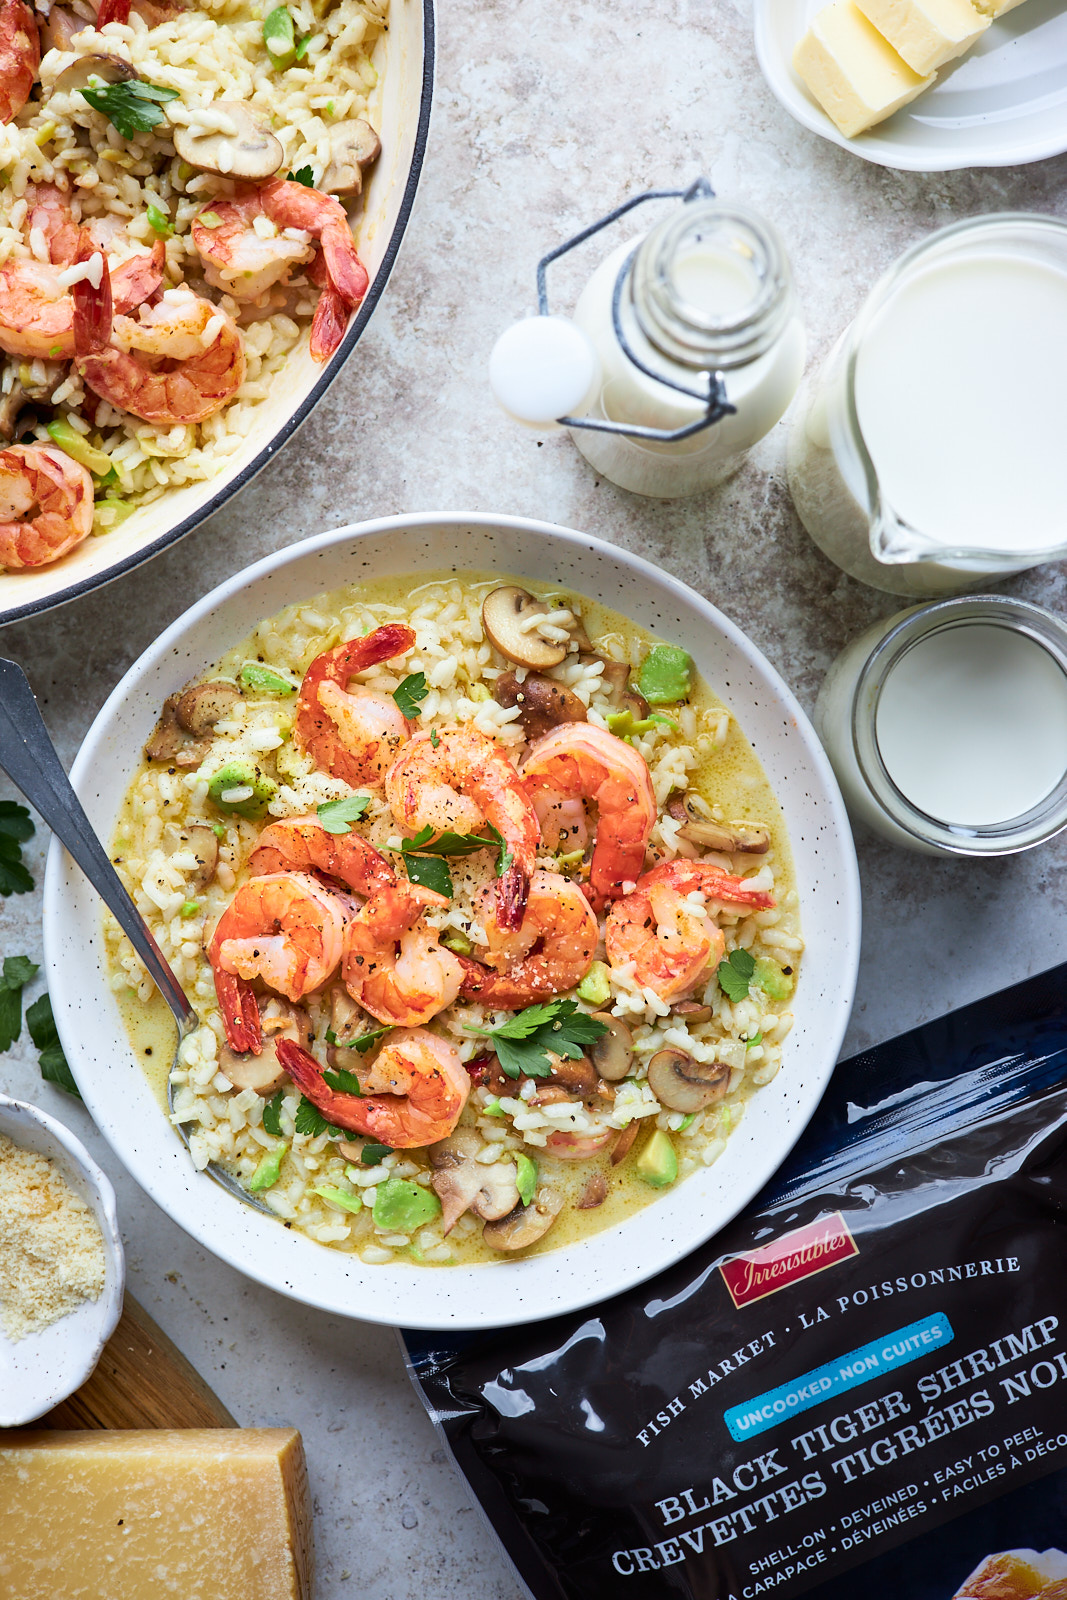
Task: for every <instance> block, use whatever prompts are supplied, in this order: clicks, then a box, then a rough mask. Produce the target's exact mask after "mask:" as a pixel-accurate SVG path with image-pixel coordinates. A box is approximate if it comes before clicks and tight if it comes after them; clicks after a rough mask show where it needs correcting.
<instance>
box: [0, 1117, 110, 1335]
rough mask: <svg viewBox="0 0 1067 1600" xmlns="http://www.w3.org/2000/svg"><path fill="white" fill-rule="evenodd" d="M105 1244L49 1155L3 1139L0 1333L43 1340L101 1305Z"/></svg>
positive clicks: (0, 1139)
mask: <svg viewBox="0 0 1067 1600" xmlns="http://www.w3.org/2000/svg"><path fill="white" fill-rule="evenodd" d="M104 1271H105V1257H104V1240H103V1236H102V1235H101V1232H100V1227H99V1224H98V1223H97V1220H96V1218H95V1216H94V1215H93V1213H92V1210H91V1209H90V1207H89V1206H87V1205H86V1204H85V1201H84V1200H80V1199H79V1198H78V1196H77V1195H76V1194H75V1193H74V1191H73V1190H72V1189H71V1187H70V1185H69V1184H68V1183H67V1181H66V1179H65V1178H63V1177H62V1175H61V1174H60V1172H59V1171H58V1169H57V1168H56V1166H55V1163H54V1162H52V1161H50V1160H49V1159H48V1157H47V1156H40V1155H37V1154H36V1153H35V1152H34V1151H33V1150H24V1149H22V1148H21V1146H19V1145H17V1144H15V1143H14V1141H13V1140H11V1139H8V1138H7V1137H5V1135H4V1134H0V1326H2V1327H3V1329H4V1331H5V1333H7V1335H8V1337H9V1338H11V1339H23V1338H25V1337H26V1335H27V1334H28V1333H38V1332H39V1331H40V1330H41V1329H42V1328H47V1327H48V1326H49V1325H50V1324H51V1323H53V1322H58V1321H59V1319H60V1317H65V1316H68V1315H69V1314H70V1312H72V1311H74V1310H76V1309H77V1307H78V1306H79V1305H80V1304H81V1303H82V1301H83V1300H97V1299H99V1297H100V1292H101V1290H102V1289H103V1287H104Z"/></svg>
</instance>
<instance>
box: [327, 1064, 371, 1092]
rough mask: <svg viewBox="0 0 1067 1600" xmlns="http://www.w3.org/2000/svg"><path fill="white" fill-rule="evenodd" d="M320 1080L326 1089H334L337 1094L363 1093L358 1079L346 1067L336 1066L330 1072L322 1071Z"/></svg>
mask: <svg viewBox="0 0 1067 1600" xmlns="http://www.w3.org/2000/svg"><path fill="white" fill-rule="evenodd" d="M322 1081H323V1083H324V1084H325V1085H326V1087H327V1088H328V1089H334V1090H336V1092H337V1093H338V1094H362V1093H363V1090H362V1088H361V1087H360V1082H359V1079H358V1078H357V1077H356V1075H355V1073H354V1072H349V1071H348V1069H347V1068H346V1067H336V1068H334V1069H333V1070H332V1071H330V1072H324V1073H323V1075H322Z"/></svg>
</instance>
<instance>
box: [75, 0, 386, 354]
mask: <svg viewBox="0 0 1067 1600" xmlns="http://www.w3.org/2000/svg"><path fill="white" fill-rule="evenodd" d="M106 3H107V0H105V4H106ZM259 217H265V218H266V219H267V221H268V222H272V223H273V224H274V226H275V227H276V228H278V229H285V228H291V229H295V230H298V231H299V232H301V233H306V234H310V235H311V238H312V239H317V240H318V241H319V243H320V244H321V246H322V260H323V269H324V276H325V279H326V283H325V287H324V290H323V293H322V296H321V298H320V300H319V304H318V306H317V307H316V309H315V316H314V318H313V319H312V324H311V344H310V350H311V355H312V358H313V359H314V360H315V361H327V360H328V359H329V357H330V356H332V355H333V352H334V351H335V350H336V349H337V346H338V345H339V344H340V342H341V340H342V338H343V337H344V330H345V324H346V322H347V320H348V312H349V311H350V310H353V309H354V308H355V307H356V306H358V305H359V303H360V301H361V300H362V299H363V296H364V295H365V294H366V292H367V285H368V283H369V282H370V279H369V278H368V276H367V270H366V268H365V267H364V265H363V263H362V261H361V260H360V259H359V255H358V253H357V251H356V246H355V244H354V242H353V239H352V230H351V228H350V227H349V225H348V216H347V214H346V212H345V208H344V206H343V205H341V203H340V201H339V200H335V199H334V198H333V196H332V195H328V194H323V193H322V191H321V190H319V189H309V188H307V187H306V186H305V185H304V184H302V183H290V182H286V181H285V180H284V179H282V178H272V179H271V180H270V182H268V183H264V184H262V185H260V186H259V187H258V188H255V189H245V190H242V191H241V192H240V193H238V194H237V195H236V196H235V197H234V199H233V200H222V201H212V202H211V204H210V205H209V206H208V207H207V209H206V210H205V211H202V212H201V213H200V215H199V216H198V217H196V218H195V219H194V221H193V229H192V234H193V243H194V245H195V246H196V248H197V251H198V252H199V254H200V259H201V260H202V261H203V263H204V266H205V268H206V269H207V270H206V273H205V276H206V277H207V281H208V282H209V283H211V284H213V285H214V286H215V288H217V289H223V290H225V292H226V293H227V294H232V295H233V296H234V297H235V298H236V299H238V300H255V299H258V297H259V296H260V295H261V294H262V293H263V292H264V290H265V289H267V288H269V287H270V285H271V284H273V283H277V282H278V281H279V280H280V279H282V278H284V277H285V276H286V275H287V274H288V272H289V271H290V269H291V268H292V267H293V266H294V265H295V264H296V263H297V262H303V261H307V260H308V259H309V257H310V256H311V254H312V248H311V246H310V244H307V243H305V242H303V241H298V240H295V239H286V238H284V237H277V238H273V239H265V238H263V237H262V235H261V234H260V233H258V232H257V230H256V227H255V223H256V220H257V218H259ZM316 276H317V274H316Z"/></svg>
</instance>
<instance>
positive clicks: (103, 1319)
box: [0, 1094, 126, 1444]
mask: <svg viewBox="0 0 1067 1600" xmlns="http://www.w3.org/2000/svg"><path fill="white" fill-rule="evenodd" d="M0 1133H3V1134H6V1135H7V1137H8V1138H9V1139H12V1140H13V1141H14V1142H15V1144H17V1145H21V1146H22V1148H23V1149H25V1150H34V1151H36V1152H37V1154H38V1155H42V1156H48V1157H49V1158H50V1159H51V1160H52V1161H54V1162H55V1164H56V1166H57V1167H58V1169H59V1171H60V1172H61V1173H62V1175H63V1177H64V1178H65V1179H66V1180H67V1182H68V1183H69V1185H70V1187H71V1188H72V1189H73V1190H74V1193H75V1194H76V1195H77V1196H78V1198H79V1199H80V1200H84V1201H85V1203H86V1205H88V1206H90V1207H91V1208H92V1211H93V1214H94V1216H95V1217H96V1220H97V1222H98V1223H99V1224H100V1232H101V1234H102V1235H103V1240H104V1258H105V1262H106V1267H105V1274H104V1287H103V1290H102V1291H101V1294H100V1298H99V1299H98V1300H86V1301H84V1302H83V1303H82V1304H81V1305H80V1306H78V1307H77V1308H76V1309H75V1310H74V1311H72V1312H71V1313H70V1315H69V1316H66V1317H61V1318H60V1319H59V1321H58V1322H53V1323H52V1325H51V1327H50V1328H42V1329H41V1331H40V1332H39V1333H31V1334H27V1336H26V1337H25V1338H24V1339H19V1340H18V1341H17V1342H12V1341H11V1340H10V1339H9V1338H8V1336H7V1334H6V1333H5V1332H4V1330H3V1328H2V1327H0V1428H18V1427H22V1426H24V1425H25V1424H26V1423H27V1422H34V1421H36V1419H37V1418H38V1417H43V1416H44V1414H45V1412H46V1411H50V1410H51V1409H52V1407H53V1406H56V1405H58V1404H59V1402H60V1401H61V1400H65V1399H66V1398H67V1396H68V1395H71V1394H73V1393H74V1391H75V1389H78V1388H80V1387H81V1385H82V1384H83V1383H84V1382H85V1380H86V1378H88V1377H89V1376H90V1374H91V1373H92V1371H93V1369H94V1368H95V1366H96V1363H97V1362H98V1361H99V1360H100V1357H101V1355H102V1354H103V1350H104V1346H105V1345H106V1344H107V1341H108V1340H109V1339H110V1338H111V1335H112V1334H113V1333H114V1331H115V1329H116V1327H117V1326H118V1321H119V1318H120V1316H121V1315H122V1292H123V1288H124V1286H125V1283H126V1258H125V1256H124V1254H123V1250H122V1239H121V1237H120V1235H119V1222H118V1215H117V1213H116V1210H115V1191H114V1189H113V1188H112V1187H111V1181H110V1179H109V1178H108V1177H107V1176H106V1174H105V1173H103V1172H101V1170H100V1168H99V1167H98V1166H97V1164H96V1162H95V1161H94V1160H93V1158H92V1156H91V1155H90V1154H89V1152H88V1150H86V1148H85V1146H84V1145H83V1144H82V1143H81V1141H80V1140H79V1139H76V1138H75V1137H74V1135H73V1134H72V1133H71V1131H70V1129H69V1128H66V1127H64V1126H63V1124H62V1123H61V1122H59V1121H57V1120H56V1118H55V1117H51V1116H49V1115H48V1113H47V1112H46V1111H39V1110H38V1109H37V1107H36V1106H31V1105H27V1104H26V1102H25V1101H23V1100H12V1099H11V1098H10V1097H9V1096H8V1095H6V1094H0ZM2 1443H3V1440H2V1438H0V1444H2Z"/></svg>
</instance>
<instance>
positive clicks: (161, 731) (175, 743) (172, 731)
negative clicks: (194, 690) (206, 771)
mask: <svg viewBox="0 0 1067 1600" xmlns="http://www.w3.org/2000/svg"><path fill="white" fill-rule="evenodd" d="M180 699H181V696H180V695H177V694H172V695H168V697H167V698H166V700H164V702H163V711H162V713H161V715H160V718H159V721H158V722H157V723H156V726H155V729H154V730H153V733H152V737H151V738H150V739H149V741H148V743H147V744H146V745H145V747H144V753H145V755H146V756H147V757H148V759H149V761H165V762H166V763H167V764H168V765H169V766H174V767H198V766H199V765H200V763H201V761H203V759H204V757H205V756H206V755H207V753H208V750H209V748H210V745H209V742H208V741H207V740H206V739H202V740H193V739H191V738H190V736H189V733H188V731H187V730H186V729H185V728H183V727H182V725H181V723H180V722H179V721H178V701H179V700H180Z"/></svg>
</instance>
